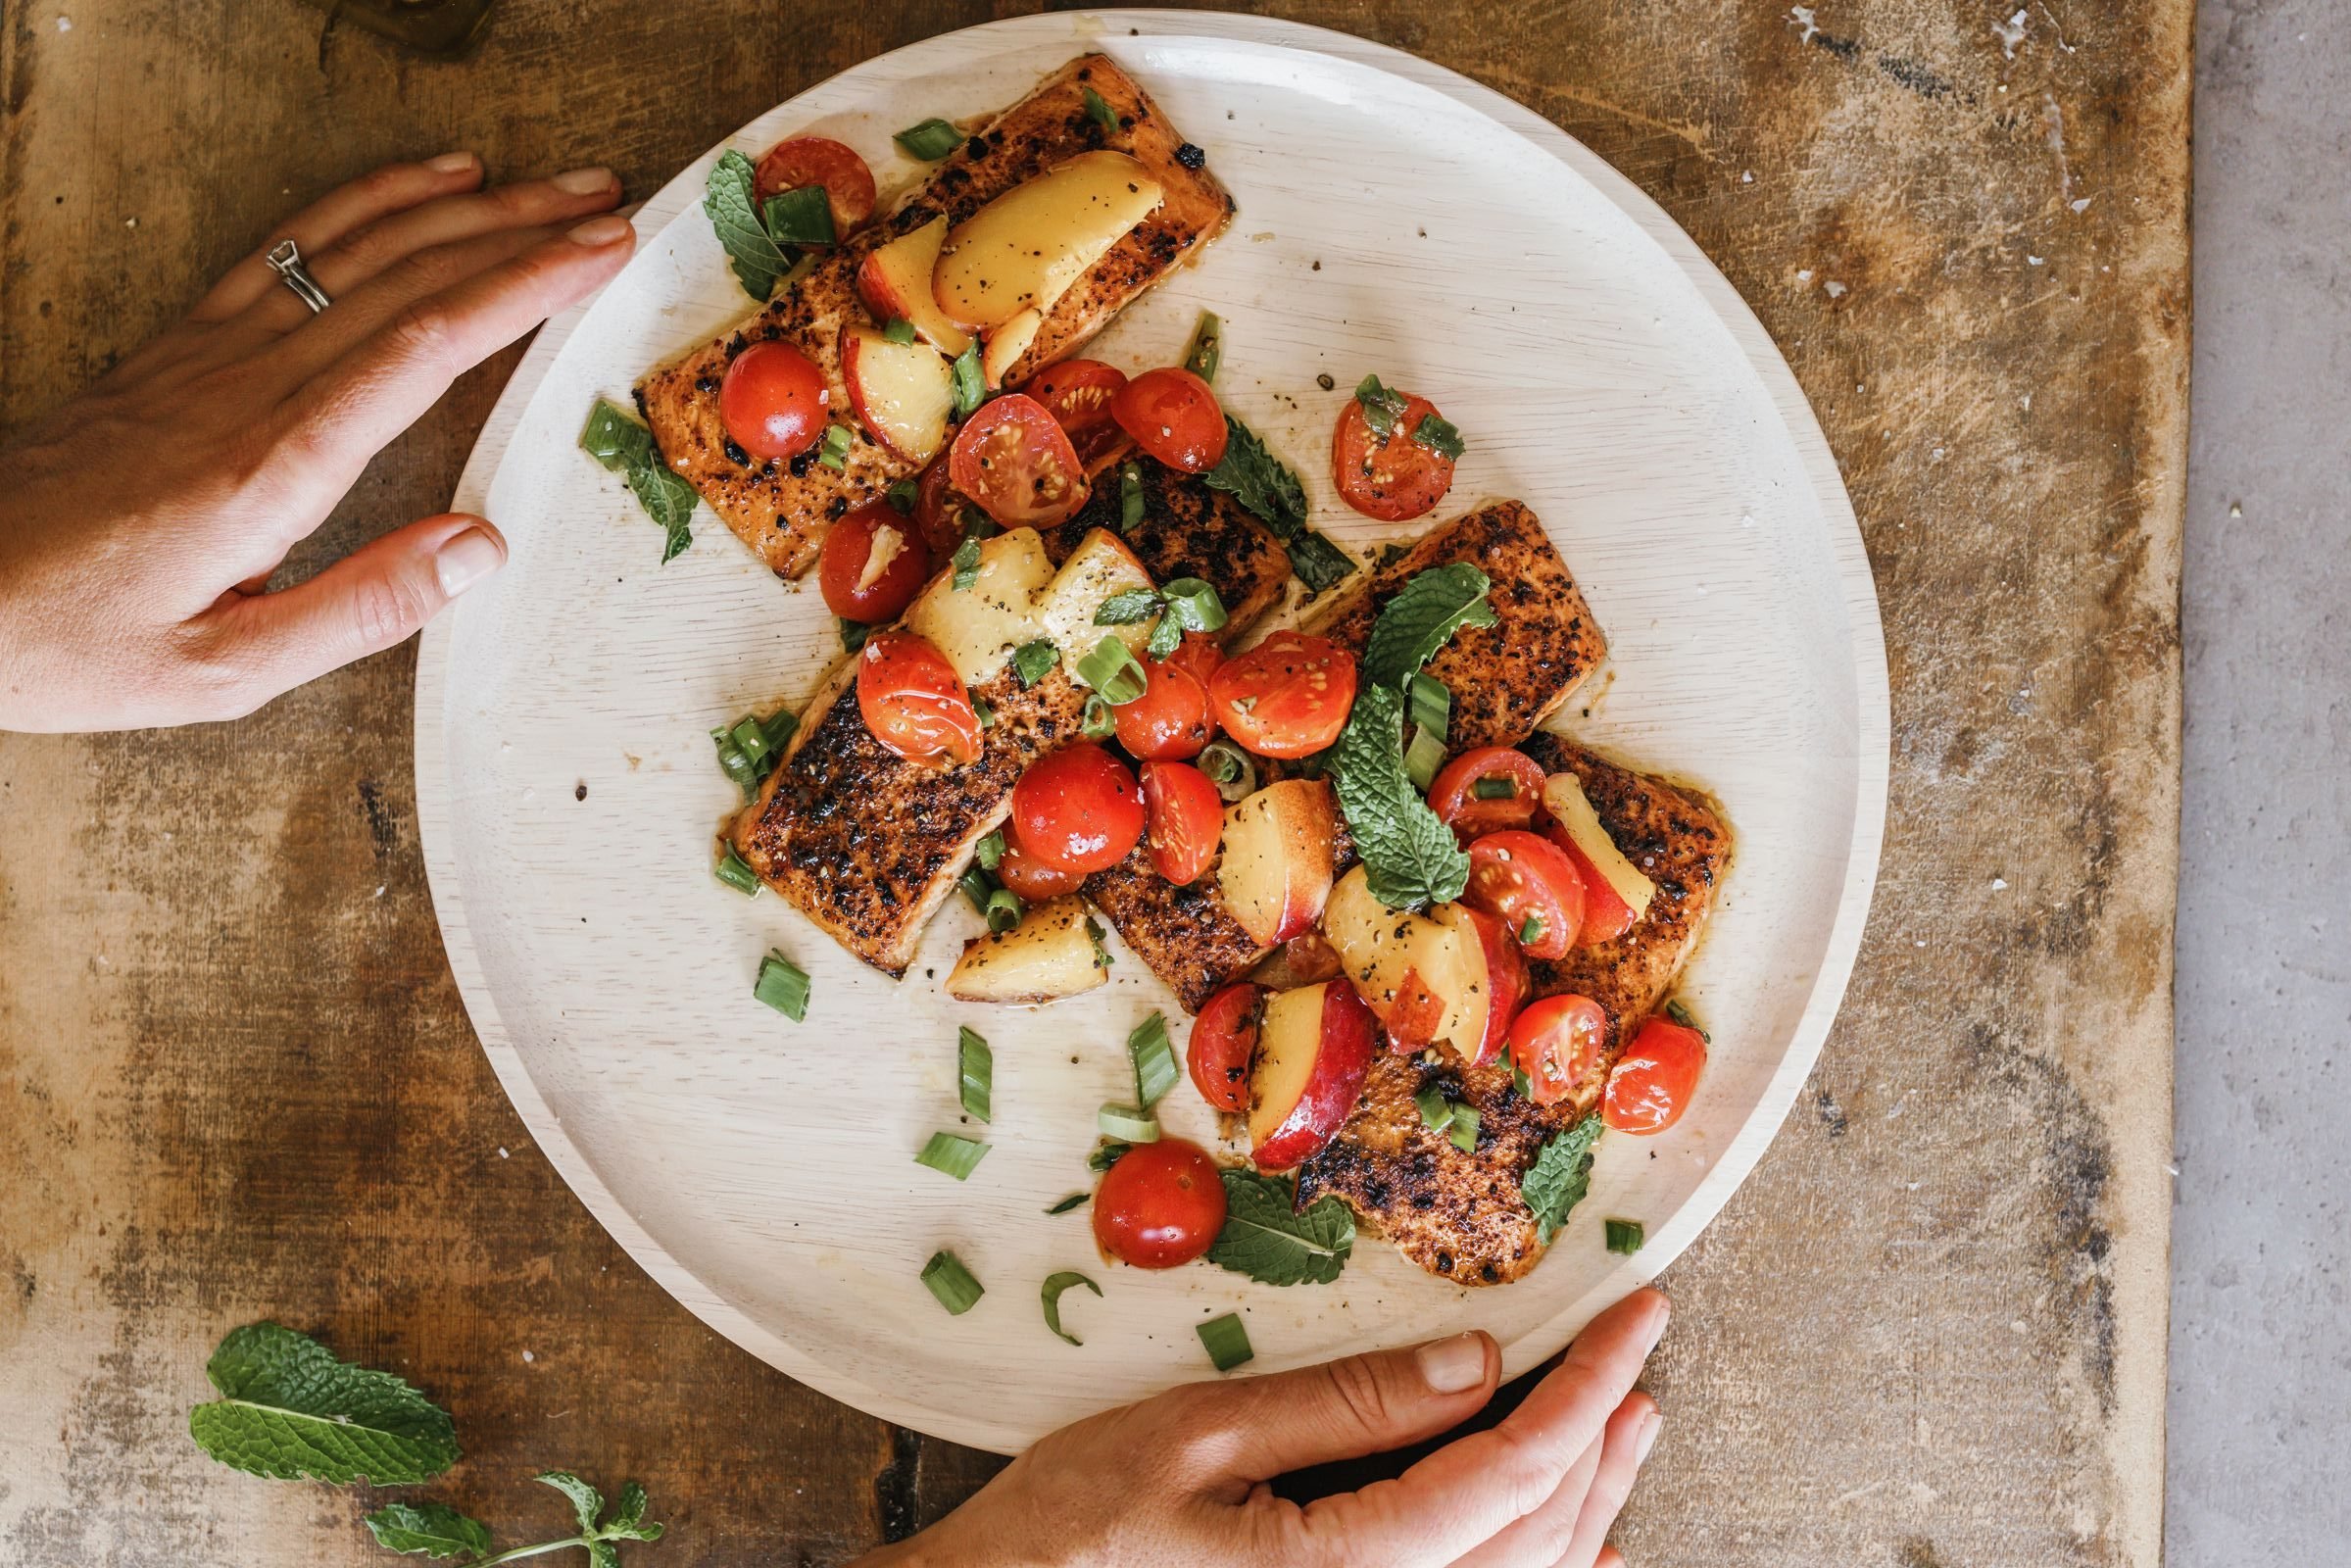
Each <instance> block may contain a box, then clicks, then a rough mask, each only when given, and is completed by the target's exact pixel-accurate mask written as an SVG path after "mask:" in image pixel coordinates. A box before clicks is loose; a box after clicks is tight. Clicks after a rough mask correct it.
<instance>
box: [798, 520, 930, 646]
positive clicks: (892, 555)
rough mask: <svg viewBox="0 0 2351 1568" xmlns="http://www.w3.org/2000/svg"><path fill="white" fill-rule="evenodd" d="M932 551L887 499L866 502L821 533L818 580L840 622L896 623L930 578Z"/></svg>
mask: <svg viewBox="0 0 2351 1568" xmlns="http://www.w3.org/2000/svg"><path fill="white" fill-rule="evenodd" d="M930 575H931V553H930V548H929V547H928V546H927V545H925V544H924V543H923V542H922V540H921V538H920V537H919V536H917V534H916V533H915V531H914V524H913V523H912V522H911V521H909V520H908V519H907V518H906V517H903V516H901V515H899V513H898V509H897V508H896V507H893V506H892V505H890V503H889V502H887V501H869V502H867V503H866V504H865V505H863V506H861V507H859V508H857V510H856V511H855V512H852V513H849V514H847V515H844V516H842V517H841V518H840V519H839V520H838V521H836V522H835V523H834V524H833V525H832V526H831V527H830V528H827V529H826V530H825V533H824V549H823V553H822V555H821V556H820V557H819V558H818V560H817V564H816V582H817V586H818V587H820V588H822V589H823V590H824V603H825V608H826V609H828V610H830V611H831V612H832V613H834V614H836V615H839V616H840V617H841V618H842V619H844V620H862V621H877V620H896V619H897V618H898V615H899V612H901V611H903V610H905V609H906V606H907V605H909V604H911V603H912V602H913V599H914V596H915V595H916V594H917V593H920V592H921V591H922V585H923V584H924V583H925V582H928V581H929V580H930Z"/></svg>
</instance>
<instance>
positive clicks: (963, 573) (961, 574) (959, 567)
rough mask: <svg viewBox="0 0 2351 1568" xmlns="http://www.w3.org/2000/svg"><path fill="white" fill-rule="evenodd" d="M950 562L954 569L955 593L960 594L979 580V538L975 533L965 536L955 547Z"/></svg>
mask: <svg viewBox="0 0 2351 1568" xmlns="http://www.w3.org/2000/svg"><path fill="white" fill-rule="evenodd" d="M952 560H953V562H954V564H955V591H956V592H958V593H960V592H961V591H962V590H964V589H966V588H968V587H970V586H971V585H972V584H973V583H975V582H978V581H979V580H980V536H979V535H978V534H976V533H967V534H965V535H964V536H963V542H962V543H961V544H959V545H957V546H955V555H954V557H953V558H952Z"/></svg>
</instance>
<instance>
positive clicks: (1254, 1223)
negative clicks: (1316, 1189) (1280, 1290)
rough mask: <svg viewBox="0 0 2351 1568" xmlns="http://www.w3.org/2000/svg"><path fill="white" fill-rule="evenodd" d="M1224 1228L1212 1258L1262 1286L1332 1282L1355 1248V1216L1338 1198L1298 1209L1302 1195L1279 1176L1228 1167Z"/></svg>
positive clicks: (1224, 1172) (1224, 1175) (1224, 1174)
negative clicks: (1263, 1174)
mask: <svg viewBox="0 0 2351 1568" xmlns="http://www.w3.org/2000/svg"><path fill="white" fill-rule="evenodd" d="M1217 1174H1218V1175H1219V1176H1221V1177H1222V1178H1223V1179H1224V1198H1225V1214H1224V1229H1222V1230H1220V1231H1218V1232H1217V1233H1216V1240H1215V1242H1214V1243H1213V1244H1212V1245H1211V1246H1210V1247H1209V1248H1208V1261H1209V1262H1211V1263H1215V1264H1217V1265H1219V1266H1220V1267H1223V1268H1229V1269H1231V1270H1232V1271H1233V1272H1234V1273H1236V1274H1247V1275H1248V1276H1249V1278H1250V1279H1252V1280H1255V1281H1256V1282H1257V1283H1258V1284H1260V1285H1328V1284H1330V1283H1331V1281H1333V1280H1335V1279H1337V1278H1338V1277H1339V1271H1340V1270H1341V1269H1344V1268H1345V1267H1347V1254H1348V1253H1349V1252H1350V1251H1352V1250H1354V1246H1355V1217H1354V1215H1353V1214H1351V1213H1349V1212H1348V1211H1347V1205H1346V1204H1345V1203H1343V1202H1341V1201H1339V1200H1338V1199H1336V1198H1331V1197H1327V1196H1326V1197H1323V1198H1318V1199H1316V1200H1315V1201H1313V1202H1312V1203H1310V1204H1308V1205H1307V1207H1306V1210H1305V1212H1303V1213H1299V1212H1297V1210H1296V1203H1297V1195H1296V1192H1295V1190H1294V1189H1293V1188H1292V1187H1291V1185H1290V1183H1289V1182H1287V1181H1285V1180H1283V1179H1282V1178H1281V1177H1279V1176H1260V1175H1258V1174H1257V1173H1256V1172H1255V1171H1251V1170H1238V1169H1235V1168H1234V1167H1232V1166H1229V1165H1228V1166H1226V1167H1225V1168H1224V1169H1223V1170H1221V1171H1219V1172H1217Z"/></svg>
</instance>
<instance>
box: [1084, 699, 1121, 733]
mask: <svg viewBox="0 0 2351 1568" xmlns="http://www.w3.org/2000/svg"><path fill="white" fill-rule="evenodd" d="M1078 732H1079V733H1080V734H1082V735H1084V736H1085V737H1086V739H1088V740H1090V741H1106V740H1108V739H1109V738H1110V737H1111V736H1113V735H1115V734H1117V733H1118V715H1117V714H1116V713H1113V712H1112V711H1110V705H1109V704H1108V703H1106V702H1104V701H1103V700H1102V693H1100V692H1088V693H1087V694H1086V711H1085V714H1084V716H1083V717H1082V718H1081V719H1080V720H1079V721H1078Z"/></svg>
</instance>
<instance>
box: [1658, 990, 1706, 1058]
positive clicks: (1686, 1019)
mask: <svg viewBox="0 0 2351 1568" xmlns="http://www.w3.org/2000/svg"><path fill="white" fill-rule="evenodd" d="M1665 1015H1666V1016H1667V1017H1668V1018H1671V1019H1672V1020H1673V1021H1674V1022H1676V1023H1678V1024H1680V1025H1681V1026H1682V1027H1683V1028H1685V1029H1689V1030H1693V1031H1695V1033H1696V1034H1697V1037H1698V1038H1699V1039H1700V1040H1703V1041H1705V1042H1706V1044H1708V1045H1710V1046H1711V1045H1713V1044H1714V1036H1712V1035H1710V1034H1708V1033H1707V1032H1706V1031H1705V1030H1703V1029H1700V1028H1698V1021H1697V1019H1695V1018H1693V1017H1691V1016H1690V1009H1689V1008H1688V1007H1686V1006H1684V1005H1682V999H1681V998H1680V997H1676V998H1674V999H1673V1000H1672V1001H1671V1002H1668V1003H1667V1004H1666V1005H1665Z"/></svg>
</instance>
